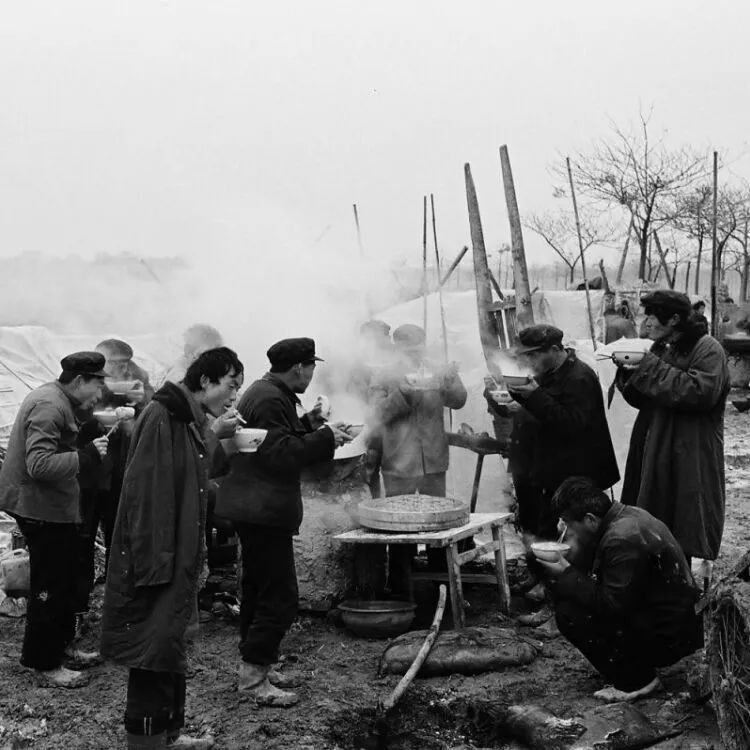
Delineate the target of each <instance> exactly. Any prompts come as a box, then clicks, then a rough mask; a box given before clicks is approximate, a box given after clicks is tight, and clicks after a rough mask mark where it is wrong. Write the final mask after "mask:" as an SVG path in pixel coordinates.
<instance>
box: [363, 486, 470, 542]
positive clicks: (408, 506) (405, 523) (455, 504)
mask: <svg viewBox="0 0 750 750" xmlns="http://www.w3.org/2000/svg"><path fill="white" fill-rule="evenodd" d="M358 512H359V522H360V523H361V524H362V526H365V527H366V528H368V529H375V530H376V531H406V532H409V533H418V532H420V531H444V530H445V529H455V528H457V527H458V526H464V525H465V524H467V523H469V520H470V517H471V509H470V508H469V505H468V503H464V502H462V501H460V500H456V499H455V498H452V497H434V496H433V495H420V494H419V493H418V492H417V493H414V494H413V495H394V496H392V497H385V498H373V499H371V500H365V501H364V502H361V503H360V504H359V505H358Z"/></svg>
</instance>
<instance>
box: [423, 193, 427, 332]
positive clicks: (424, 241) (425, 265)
mask: <svg viewBox="0 0 750 750" xmlns="http://www.w3.org/2000/svg"><path fill="white" fill-rule="evenodd" d="M422 328H423V329H424V335H425V339H426V338H427V196H426V195H425V196H424V197H423V199H422Z"/></svg>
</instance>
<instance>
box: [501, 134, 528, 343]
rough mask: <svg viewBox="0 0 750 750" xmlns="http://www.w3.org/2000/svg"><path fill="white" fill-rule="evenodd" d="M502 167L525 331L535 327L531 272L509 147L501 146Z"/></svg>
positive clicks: (518, 305)
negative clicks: (524, 242)
mask: <svg viewBox="0 0 750 750" xmlns="http://www.w3.org/2000/svg"><path fill="white" fill-rule="evenodd" d="M500 167H501V169H502V174H503V186H504V188H505V204H506V206H507V209H508V221H509V223H510V248H511V252H512V253H513V287H514V289H515V291H516V320H517V321H518V328H519V330H520V329H523V328H526V327H528V326H532V325H534V310H533V307H532V305H531V289H530V287H529V271H528V268H527V267H526V253H525V251H524V247H523V232H522V231H521V216H520V214H519V212H518V200H517V199H516V188H515V185H514V183H513V172H512V170H511V168H510V157H509V156H508V147H507V146H500Z"/></svg>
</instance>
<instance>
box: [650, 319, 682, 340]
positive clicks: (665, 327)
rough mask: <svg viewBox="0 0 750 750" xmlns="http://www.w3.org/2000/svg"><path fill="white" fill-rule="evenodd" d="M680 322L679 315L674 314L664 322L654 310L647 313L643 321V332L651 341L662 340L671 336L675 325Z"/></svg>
mask: <svg viewBox="0 0 750 750" xmlns="http://www.w3.org/2000/svg"><path fill="white" fill-rule="evenodd" d="M679 322H680V316H679V315H673V316H672V317H671V318H669V320H667V322H666V323H662V322H661V321H660V320H659V318H657V317H656V315H654V313H653V312H651V313H649V314H647V315H646V319H645V320H644V321H643V332H644V333H645V334H646V338H649V339H651V341H661V340H662V339H666V338H669V337H670V336H672V335H673V334H674V332H675V326H677V324H678V323H679Z"/></svg>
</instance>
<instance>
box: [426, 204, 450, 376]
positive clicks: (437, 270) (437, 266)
mask: <svg viewBox="0 0 750 750" xmlns="http://www.w3.org/2000/svg"><path fill="white" fill-rule="evenodd" d="M430 209H431V211H432V242H433V244H434V246H435V273H436V275H437V281H438V300H439V301H440V325H441V326H442V329H443V358H444V359H445V363H446V364H448V328H447V326H446V325H445V307H444V305H443V287H442V285H441V284H440V250H438V239H437V226H436V224H435V196H434V195H433V194H432V193H430Z"/></svg>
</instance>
